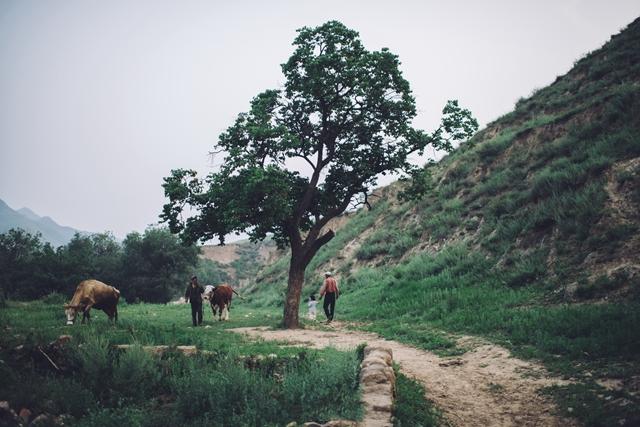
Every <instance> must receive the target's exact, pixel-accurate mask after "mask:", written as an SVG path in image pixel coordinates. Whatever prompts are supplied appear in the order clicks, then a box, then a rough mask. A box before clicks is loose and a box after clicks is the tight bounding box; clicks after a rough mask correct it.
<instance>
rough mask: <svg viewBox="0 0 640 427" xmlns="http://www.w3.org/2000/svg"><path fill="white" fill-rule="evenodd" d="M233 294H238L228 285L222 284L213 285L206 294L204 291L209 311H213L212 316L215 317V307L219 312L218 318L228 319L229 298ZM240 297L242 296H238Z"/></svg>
mask: <svg viewBox="0 0 640 427" xmlns="http://www.w3.org/2000/svg"><path fill="white" fill-rule="evenodd" d="M233 294H236V295H238V296H239V297H240V295H239V294H238V293H237V292H236V291H235V290H234V289H233V288H232V287H231V286H229V285H227V284H226V283H225V284H222V285H218V286H213V289H211V290H210V292H209V293H208V295H207V292H205V298H207V299H208V300H209V302H210V303H211V311H213V317H214V318H215V317H216V308H217V310H218V312H219V314H218V316H219V317H218V320H229V309H230V308H231V298H232V297H233ZM240 298H242V297H240Z"/></svg>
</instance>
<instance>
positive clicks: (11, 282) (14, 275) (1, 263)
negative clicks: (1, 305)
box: [0, 229, 43, 299]
mask: <svg viewBox="0 0 640 427" xmlns="http://www.w3.org/2000/svg"><path fill="white" fill-rule="evenodd" d="M40 237H41V236H40V234H35V235H33V234H30V233H28V232H26V231H25V230H22V229H11V230H9V231H7V232H6V233H3V234H0V286H1V287H2V294H3V298H4V299H7V298H9V297H14V296H17V297H23V296H24V295H29V294H32V293H33V292H34V290H33V289H31V286H29V283H30V282H31V280H30V279H31V276H32V275H33V273H34V268H35V267H36V266H37V261H38V260H39V258H40V255H41V253H42V251H43V244H42V242H41V241H40Z"/></svg>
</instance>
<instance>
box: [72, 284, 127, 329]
mask: <svg viewBox="0 0 640 427" xmlns="http://www.w3.org/2000/svg"><path fill="white" fill-rule="evenodd" d="M119 299H120V291H119V290H117V289H116V288H114V287H113V286H109V285H107V284H104V283H102V282H100V281H98V280H83V281H82V282H80V284H79V285H78V287H77V288H76V292H75V293H74V294H73V298H71V302H69V304H65V306H64V308H65V310H64V312H65V314H66V315H67V325H73V323H74V322H75V320H76V315H77V314H78V312H80V311H82V323H84V321H85V319H88V320H89V321H91V317H90V316H89V311H90V310H91V309H92V308H96V309H98V310H102V311H104V312H105V313H107V316H109V320H113V319H115V320H118V300H119Z"/></svg>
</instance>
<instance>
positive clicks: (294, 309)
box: [284, 254, 307, 329]
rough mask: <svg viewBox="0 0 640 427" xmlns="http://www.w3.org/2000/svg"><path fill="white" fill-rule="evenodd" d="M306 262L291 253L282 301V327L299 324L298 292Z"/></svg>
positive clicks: (293, 327)
mask: <svg viewBox="0 0 640 427" xmlns="http://www.w3.org/2000/svg"><path fill="white" fill-rule="evenodd" d="M306 268H307V264H306V263H305V262H303V261H301V260H300V259H299V258H298V257H296V256H294V254H291V264H290V266H289V284H288V286H287V296H286V298H285V302H284V327H285V328H287V329H296V328H298V327H299V326H300V323H299V319H298V312H299V307H300V294H301V293H302V285H303V284H304V271H305V270H306Z"/></svg>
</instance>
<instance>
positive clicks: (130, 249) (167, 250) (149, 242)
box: [119, 228, 200, 303]
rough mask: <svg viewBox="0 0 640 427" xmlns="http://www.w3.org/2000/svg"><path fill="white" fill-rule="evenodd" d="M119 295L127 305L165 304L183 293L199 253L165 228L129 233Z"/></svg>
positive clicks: (125, 242)
mask: <svg viewBox="0 0 640 427" xmlns="http://www.w3.org/2000/svg"><path fill="white" fill-rule="evenodd" d="M123 251H124V256H123V258H122V261H123V262H122V267H121V271H122V279H121V283H120V287H119V289H120V291H121V292H122V295H123V296H124V297H125V298H126V299H127V300H128V301H130V302H135V301H148V302H156V303H166V302H168V301H169V300H171V298H173V297H175V296H176V295H179V294H181V293H182V292H183V291H184V288H185V287H186V285H187V283H188V281H189V280H188V279H189V277H190V275H191V274H192V273H193V271H194V270H195V266H196V263H197V260H198V253H199V251H200V249H199V248H197V247H196V246H193V245H190V246H186V245H183V244H182V242H180V240H179V239H178V238H177V237H176V236H174V235H173V234H171V233H170V232H169V231H168V230H167V229H164V228H148V229H147V230H146V231H145V232H144V234H143V235H141V234H140V233H135V232H134V233H130V234H128V235H127V237H126V238H125V240H124V242H123Z"/></svg>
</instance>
